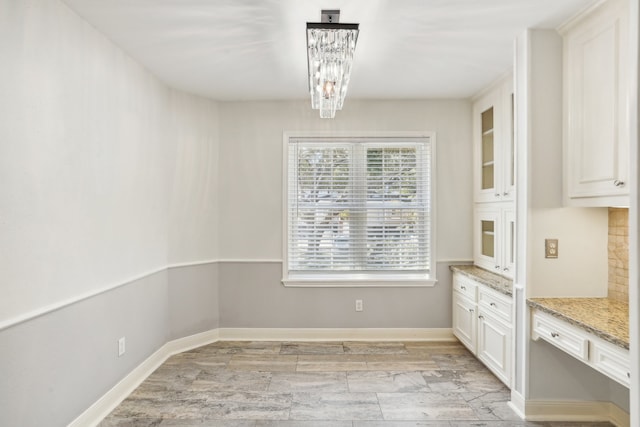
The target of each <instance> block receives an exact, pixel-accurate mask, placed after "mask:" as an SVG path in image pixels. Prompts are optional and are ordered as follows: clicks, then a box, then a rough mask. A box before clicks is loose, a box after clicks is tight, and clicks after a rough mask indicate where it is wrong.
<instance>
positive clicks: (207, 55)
mask: <svg viewBox="0 0 640 427" xmlns="http://www.w3.org/2000/svg"><path fill="white" fill-rule="evenodd" d="M64 1H65V2H66V3H67V4H68V5H69V6H70V7H71V8H72V9H73V10H75V11H76V12H77V13H78V14H79V15H81V16H82V17H83V18H84V19H86V20H87V21H88V22H89V23H91V24H92V25H93V26H94V27H96V28H97V29H98V30H100V31H101V32H102V33H104V34H106V35H107V36H108V37H109V38H110V39H112V40H113V41H114V42H115V43H116V44H118V45H119V46H120V47H122V48H123V49H124V50H125V51H127V52H128V53H129V54H130V55H131V56H132V57H133V58H134V59H136V60H137V61H138V62H140V63H141V64H143V65H144V66H145V67H146V68H148V69H149V70H150V71H151V72H153V73H154V74H155V75H156V76H158V77H159V78H160V79H161V80H163V81H164V82H166V83H167V84H169V85H170V86H172V87H175V88H178V89H182V90H185V91H187V92H191V93H196V94H200V95H202V96H206V97H210V98H213V99H217V100H280V99H304V98H306V97H308V91H307V59H306V51H305V40H306V35H305V28H306V26H305V24H306V22H318V21H320V11H321V10H322V9H340V10H341V14H340V22H344V23H359V24H360V35H359V38H358V45H357V47H356V55H355V60H354V66H353V67H354V68H353V72H352V77H351V84H350V86H349V93H348V95H347V97H348V98H363V99H372V98H373V99H406V98H409V99H412V98H465V97H469V96H471V95H473V94H474V93H475V92H477V91H478V90H480V89H481V88H483V87H484V86H486V85H487V84H489V83H491V82H492V81H493V80H495V79H497V78H498V77H499V76H500V75H502V74H504V73H505V72H506V71H507V70H508V69H509V68H510V66H511V64H512V57H513V52H512V48H513V39H514V37H515V36H516V35H517V34H519V33H520V32H521V31H522V30H523V29H525V28H527V27H532V28H556V27H557V26H558V25H559V24H561V23H562V22H564V21H565V20H566V19H568V18H569V17H571V16H572V15H574V14H575V13H577V12H578V11H580V10H582V9H584V8H585V7H587V6H589V5H590V4H591V3H593V2H594V1H593V0H395V1H392V0H64Z"/></svg>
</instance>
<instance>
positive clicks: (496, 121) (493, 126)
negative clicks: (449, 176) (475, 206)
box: [473, 78, 515, 203]
mask: <svg viewBox="0 0 640 427" xmlns="http://www.w3.org/2000/svg"><path fill="white" fill-rule="evenodd" d="M513 112H514V108H513V79H511V78H507V79H505V82H504V83H502V84H501V85H500V86H499V87H498V88H496V89H494V90H492V91H491V92H489V93H487V94H485V95H483V96H482V97H480V98H479V99H478V100H477V101H476V102H475V103H474V106H473V132H474V151H475V152H474V162H475V166H474V175H475V177H474V182H475V185H474V186H475V191H474V193H475V194H474V197H475V201H476V202H480V203H482V202H498V201H507V200H514V188H515V168H514V156H513V154H514V132H513Z"/></svg>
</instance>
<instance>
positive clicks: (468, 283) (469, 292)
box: [453, 273, 478, 302]
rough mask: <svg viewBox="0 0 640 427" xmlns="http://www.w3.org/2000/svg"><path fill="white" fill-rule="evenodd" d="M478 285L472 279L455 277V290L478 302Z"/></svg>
mask: <svg viewBox="0 0 640 427" xmlns="http://www.w3.org/2000/svg"><path fill="white" fill-rule="evenodd" d="M477 288H478V285H477V284H476V282H474V281H473V280H472V279H470V278H468V277H466V276H464V275H462V274H460V273H455V274H454V275H453V290H454V291H456V292H459V293H461V294H462V295H464V296H466V297H467V298H469V299H470V300H471V301H473V302H476V301H477V300H478V298H477Z"/></svg>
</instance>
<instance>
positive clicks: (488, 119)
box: [481, 107, 494, 190]
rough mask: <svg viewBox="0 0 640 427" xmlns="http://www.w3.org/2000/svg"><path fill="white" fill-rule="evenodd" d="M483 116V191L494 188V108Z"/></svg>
mask: <svg viewBox="0 0 640 427" xmlns="http://www.w3.org/2000/svg"><path fill="white" fill-rule="evenodd" d="M481 116H482V159H481V161H482V189H483V190H487V189H490V188H493V187H494V183H493V179H494V178H493V175H494V174H493V168H494V157H493V153H494V132H493V130H494V121H493V107H491V108H489V109H488V110H485V111H484V112H482V113H481Z"/></svg>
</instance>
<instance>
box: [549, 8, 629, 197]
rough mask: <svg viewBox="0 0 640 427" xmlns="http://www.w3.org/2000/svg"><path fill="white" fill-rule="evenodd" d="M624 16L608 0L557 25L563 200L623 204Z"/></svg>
mask: <svg viewBox="0 0 640 427" xmlns="http://www.w3.org/2000/svg"><path fill="white" fill-rule="evenodd" d="M628 19H629V17H628V1H626V0H608V1H606V2H604V3H602V4H601V5H600V6H598V7H597V8H595V9H594V10H592V11H590V12H589V13H588V14H586V16H583V17H580V18H579V19H576V20H574V21H572V22H570V23H569V24H567V25H566V26H565V28H563V29H561V31H562V32H563V38H564V149H565V156H564V179H565V183H564V186H565V203H566V204H567V205H572V206H611V205H624V206H628V205H629V144H630V142H629V129H628V126H629V122H628V118H627V114H628V112H627V101H628V79H629V76H628V75H627V73H628V70H630V67H629V65H628V60H629V59H628V58H629V56H628V37H629V31H628Z"/></svg>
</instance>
